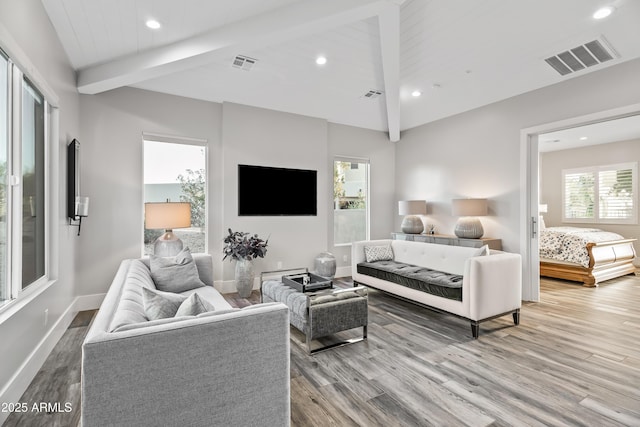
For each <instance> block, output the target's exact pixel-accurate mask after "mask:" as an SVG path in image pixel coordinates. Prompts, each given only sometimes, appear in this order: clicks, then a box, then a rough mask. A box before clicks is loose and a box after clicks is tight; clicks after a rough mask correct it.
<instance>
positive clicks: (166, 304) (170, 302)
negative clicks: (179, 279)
mask: <svg viewBox="0 0 640 427" xmlns="http://www.w3.org/2000/svg"><path fill="white" fill-rule="evenodd" d="M186 299H187V297H185V296H184V295H179V294H174V293H172V292H162V291H157V290H153V289H147V288H142V303H143V305H144V313H145V314H146V315H147V318H148V319H149V320H157V319H165V318H167V317H173V316H175V315H176V312H177V311H178V308H180V305H181V304H182V303H183V302H184V301H185V300H186Z"/></svg>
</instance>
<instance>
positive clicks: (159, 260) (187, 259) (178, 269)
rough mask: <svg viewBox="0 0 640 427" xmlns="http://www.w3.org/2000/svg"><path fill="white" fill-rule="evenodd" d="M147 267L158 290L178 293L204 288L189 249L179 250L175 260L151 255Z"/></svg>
mask: <svg viewBox="0 0 640 427" xmlns="http://www.w3.org/2000/svg"><path fill="white" fill-rule="evenodd" d="M149 265H150V267H151V268H150V270H151V277H152V278H153V281H154V283H155V284H156V288H157V289H158V290H161V291H165V292H175V293H179V292H184V291H188V290H190V289H195V288H200V287H202V286H205V284H204V283H202V280H200V276H199V275H198V267H196V263H195V261H194V260H193V257H192V256H191V251H189V248H184V249H183V250H181V251H180V253H178V255H176V256H175V258H171V257H159V256H155V255H151V257H150V259H149Z"/></svg>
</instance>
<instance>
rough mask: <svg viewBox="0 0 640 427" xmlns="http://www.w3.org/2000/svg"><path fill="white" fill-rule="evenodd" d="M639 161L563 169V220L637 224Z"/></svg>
mask: <svg viewBox="0 0 640 427" xmlns="http://www.w3.org/2000/svg"><path fill="white" fill-rule="evenodd" d="M637 169H638V167H637V163H624V164H617V165H606V166H595V167H590V168H581V169H570V170H563V171H562V177H563V221H564V222H593V223H611V224H616V223H618V224H637V222H638V206H637V205H638V202H637V200H638V196H637Z"/></svg>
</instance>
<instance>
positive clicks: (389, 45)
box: [378, 2, 400, 142]
mask: <svg viewBox="0 0 640 427" xmlns="http://www.w3.org/2000/svg"><path fill="white" fill-rule="evenodd" d="M378 26H379V27H380V53H381V56H382V75H383V78H384V99H385V100H386V103H387V125H388V127H389V140H390V141H392V142H398V141H399V140H400V6H399V5H398V4H393V3H392V2H389V3H388V4H387V5H386V6H385V7H384V9H383V10H382V11H381V12H380V14H379V15H378Z"/></svg>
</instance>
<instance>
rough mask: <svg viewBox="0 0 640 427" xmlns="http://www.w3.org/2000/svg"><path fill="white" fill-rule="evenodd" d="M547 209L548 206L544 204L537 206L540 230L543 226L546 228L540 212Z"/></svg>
mask: <svg viewBox="0 0 640 427" xmlns="http://www.w3.org/2000/svg"><path fill="white" fill-rule="evenodd" d="M548 210H549V207H548V206H547V205H546V204H544V205H539V206H538V212H539V214H540V224H539V228H540V230H544V229H545V228H547V226H546V225H545V223H544V217H543V216H542V214H543V213H547V212H548Z"/></svg>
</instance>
